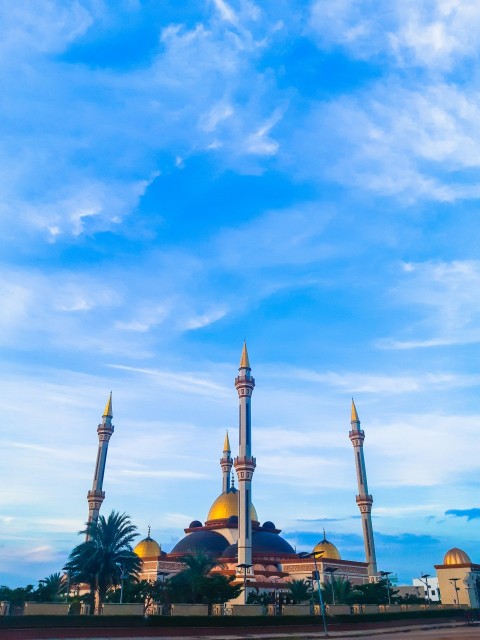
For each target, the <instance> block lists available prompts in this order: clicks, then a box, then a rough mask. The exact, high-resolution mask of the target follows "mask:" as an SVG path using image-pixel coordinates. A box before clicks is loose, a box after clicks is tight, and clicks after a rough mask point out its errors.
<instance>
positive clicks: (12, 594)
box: [0, 584, 35, 608]
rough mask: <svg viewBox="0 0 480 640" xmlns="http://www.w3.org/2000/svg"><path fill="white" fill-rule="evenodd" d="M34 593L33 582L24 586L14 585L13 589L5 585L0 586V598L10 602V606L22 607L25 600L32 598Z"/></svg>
mask: <svg viewBox="0 0 480 640" xmlns="http://www.w3.org/2000/svg"><path fill="white" fill-rule="evenodd" d="M34 593H35V590H34V587H33V584H27V586H26V587H16V588H15V589H11V588H10V587H7V586H5V585H3V586H0V600H5V601H7V602H10V606H11V607H12V608H17V607H18V608H20V607H23V605H24V604H25V602H27V601H28V600H32V599H33V594H34Z"/></svg>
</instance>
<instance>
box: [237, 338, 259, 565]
mask: <svg viewBox="0 0 480 640" xmlns="http://www.w3.org/2000/svg"><path fill="white" fill-rule="evenodd" d="M238 371H239V374H238V376H237V377H236V378H235V387H236V389H237V392H238V398H239V403H240V411H239V451H238V457H237V458H235V460H234V463H233V464H234V465H235V471H236V472H237V478H238V492H239V498H238V499H239V509H238V543H237V544H238V564H239V565H240V566H239V567H238V568H237V573H238V575H239V576H243V577H245V576H246V575H248V576H250V577H253V566H252V564H253V563H252V517H251V513H252V478H253V472H254V471H255V458H253V457H252V414H251V400H252V393H253V389H254V387H255V380H254V378H253V377H252V372H251V368H250V362H249V359H248V352H247V344H246V342H244V343H243V349H242V357H241V359H240V367H239V369H238Z"/></svg>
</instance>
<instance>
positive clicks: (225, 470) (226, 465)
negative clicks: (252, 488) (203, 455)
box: [220, 431, 233, 493]
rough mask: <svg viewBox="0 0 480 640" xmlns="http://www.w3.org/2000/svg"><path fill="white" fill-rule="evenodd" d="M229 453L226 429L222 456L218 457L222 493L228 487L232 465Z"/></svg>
mask: <svg viewBox="0 0 480 640" xmlns="http://www.w3.org/2000/svg"><path fill="white" fill-rule="evenodd" d="M231 453H232V452H231V449H230V439H229V437H228V431H227V433H226V435H225V441H224V443H223V456H222V457H221V458H220V466H221V467H222V493H226V492H227V491H228V490H229V488H230V471H231V470H232V466H233V460H232V456H231Z"/></svg>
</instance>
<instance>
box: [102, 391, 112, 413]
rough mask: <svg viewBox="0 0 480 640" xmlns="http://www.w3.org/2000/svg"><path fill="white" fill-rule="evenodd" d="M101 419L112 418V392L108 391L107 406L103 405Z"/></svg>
mask: <svg viewBox="0 0 480 640" xmlns="http://www.w3.org/2000/svg"><path fill="white" fill-rule="evenodd" d="M102 418H113V413H112V392H111V391H110V396H109V398H108V401H107V404H106V405H105V411H104V412H103V416H102Z"/></svg>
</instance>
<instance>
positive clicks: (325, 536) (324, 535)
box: [323, 527, 327, 542]
mask: <svg viewBox="0 0 480 640" xmlns="http://www.w3.org/2000/svg"><path fill="white" fill-rule="evenodd" d="M326 540H327V534H326V533H325V527H323V541H324V542H326Z"/></svg>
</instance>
